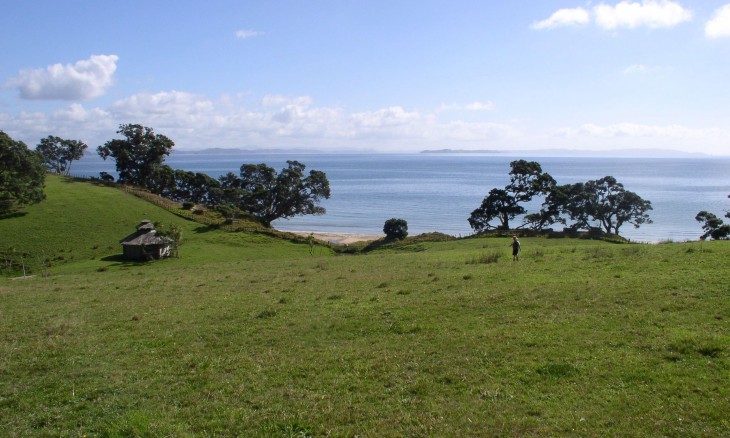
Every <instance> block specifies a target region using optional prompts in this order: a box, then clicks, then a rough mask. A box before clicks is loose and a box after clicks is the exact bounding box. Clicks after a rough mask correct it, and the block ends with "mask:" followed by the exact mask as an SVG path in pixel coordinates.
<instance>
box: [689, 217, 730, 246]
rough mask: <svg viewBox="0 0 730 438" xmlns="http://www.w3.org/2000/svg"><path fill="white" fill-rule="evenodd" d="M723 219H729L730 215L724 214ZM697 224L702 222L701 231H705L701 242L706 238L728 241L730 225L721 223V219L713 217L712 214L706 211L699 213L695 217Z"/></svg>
mask: <svg viewBox="0 0 730 438" xmlns="http://www.w3.org/2000/svg"><path fill="white" fill-rule="evenodd" d="M725 217H727V218H728V219H730V213H726V214H725ZM695 220H696V221H697V222H704V224H702V229H703V230H704V231H705V233H704V234H702V236H700V239H701V240H705V239H707V238H708V237H712V238H713V239H715V240H728V239H730V225H728V224H725V223H723V221H722V219H720V218H719V217H717V216H715V215H714V214H713V213H710V212H708V211H704V210H703V211H701V212H699V213H697V216H695Z"/></svg>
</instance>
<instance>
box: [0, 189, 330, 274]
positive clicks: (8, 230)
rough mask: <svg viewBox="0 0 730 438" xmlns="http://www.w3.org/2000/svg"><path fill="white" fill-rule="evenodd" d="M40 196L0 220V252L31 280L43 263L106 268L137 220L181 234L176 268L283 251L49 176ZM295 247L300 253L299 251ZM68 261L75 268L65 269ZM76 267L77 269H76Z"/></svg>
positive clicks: (272, 243) (273, 242)
mask: <svg viewBox="0 0 730 438" xmlns="http://www.w3.org/2000/svg"><path fill="white" fill-rule="evenodd" d="M46 194H47V197H48V199H47V200H46V201H44V202H42V203H40V204H37V205H33V206H30V207H27V208H25V209H24V213H25V214H23V215H22V216H19V217H14V218H9V219H3V220H0V236H2V237H1V238H0V251H4V250H7V249H8V248H14V249H15V250H16V251H19V252H24V253H28V254H29V255H28V256H27V257H26V264H27V265H29V266H30V267H31V269H32V270H33V271H34V273H36V274H37V273H40V272H41V271H43V270H44V269H42V268H41V265H42V264H43V263H41V262H42V261H44V260H46V259H49V260H50V261H51V265H52V269H51V272H59V269H60V270H61V271H63V270H66V269H71V270H75V269H83V268H84V267H86V268H101V267H108V266H109V263H108V262H109V261H110V259H111V260H112V261H114V260H115V256H118V255H119V254H120V253H121V245H119V240H120V239H122V238H124V237H125V236H127V235H129V234H130V233H132V232H133V231H134V227H135V226H136V225H137V224H138V223H139V222H140V221H141V220H142V219H150V220H152V221H153V222H159V223H161V224H162V225H163V227H164V226H167V225H169V224H171V223H175V224H177V225H179V226H180V227H181V228H182V230H183V246H182V247H181V253H182V254H183V255H185V256H186V257H184V258H183V261H182V263H190V264H196V263H200V262H202V261H224V260H228V259H230V258H232V257H235V258H241V257H248V258H251V257H254V258H259V257H261V255H262V253H264V254H266V253H268V254H270V255H275V254H278V253H280V249H281V245H284V246H286V245H287V243H285V242H282V241H280V240H278V239H271V238H269V237H265V236H257V235H252V234H243V233H241V234H226V233H216V232H211V230H210V228H209V227H207V226H205V225H201V224H198V223H195V222H192V221H188V220H185V219H183V218H180V217H178V216H175V215H174V214H172V213H169V212H167V211H165V210H163V209H160V208H159V207H157V206H155V205H152V204H150V203H149V202H146V201H144V200H141V199H139V198H136V197H134V196H132V195H129V194H126V193H124V192H122V191H120V190H117V189H114V188H110V187H104V186H96V185H91V184H89V183H86V182H77V181H74V180H71V179H65V178H59V177H56V176H54V175H49V176H48V178H47V182H46ZM296 247H297V248H298V251H299V252H305V250H304V247H303V245H297V246H296ZM300 247H301V248H300ZM203 248H205V249H206V250H205V251H203V250H202V249H203ZM323 251H324V250H323ZM285 252H286V251H285ZM69 261H73V262H75V263H74V264H73V265H72V266H66V265H68V262H69ZM82 261H83V262H85V263H84V266H83V267H82V266H80V265H78V262H82ZM119 263H120V261H118V260H117V264H119Z"/></svg>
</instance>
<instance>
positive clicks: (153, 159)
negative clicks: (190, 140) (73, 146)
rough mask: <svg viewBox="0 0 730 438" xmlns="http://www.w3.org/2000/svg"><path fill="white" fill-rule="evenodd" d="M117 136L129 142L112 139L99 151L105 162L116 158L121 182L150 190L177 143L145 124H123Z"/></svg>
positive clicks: (99, 148) (98, 149)
mask: <svg viewBox="0 0 730 438" xmlns="http://www.w3.org/2000/svg"><path fill="white" fill-rule="evenodd" d="M117 134H122V135H123V136H124V137H125V139H124V140H119V139H116V140H109V141H108V142H106V143H105V144H104V145H103V146H99V147H98V148H97V152H98V153H99V155H100V156H101V158H103V159H105V160H106V159H107V158H109V157H112V158H113V159H114V161H116V164H117V172H119V178H118V181H119V182H120V183H124V184H133V185H137V186H140V187H145V188H150V187H151V186H152V178H153V176H154V174H155V171H156V170H157V168H158V167H160V166H161V165H162V163H163V162H164V160H165V157H166V156H168V155H170V151H171V150H172V148H173V146H175V143H174V142H173V141H172V140H170V139H169V138H167V137H165V136H164V135H161V134H155V133H154V131H153V130H152V128H148V127H146V126H142V125H133V124H127V125H125V124H122V125H119V130H118V131H117Z"/></svg>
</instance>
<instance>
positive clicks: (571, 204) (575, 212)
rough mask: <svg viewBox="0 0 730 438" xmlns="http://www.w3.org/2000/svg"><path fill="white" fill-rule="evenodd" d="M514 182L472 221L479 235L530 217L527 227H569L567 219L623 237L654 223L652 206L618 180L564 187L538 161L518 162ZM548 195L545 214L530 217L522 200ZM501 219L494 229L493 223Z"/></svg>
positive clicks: (492, 193) (525, 222)
mask: <svg viewBox="0 0 730 438" xmlns="http://www.w3.org/2000/svg"><path fill="white" fill-rule="evenodd" d="M510 166H511V168H512V170H511V171H510V184H508V185H507V186H506V187H505V188H504V189H497V188H495V189H492V190H490V192H489V194H488V195H487V196H486V197H485V198H484V200H483V201H482V204H481V206H480V207H479V208H477V209H476V210H474V211H473V212H472V214H471V216H470V217H469V224H470V225H471V227H472V228H473V229H474V230H475V231H476V232H481V231H484V230H489V229H509V228H510V221H511V220H513V219H514V218H516V217H517V216H519V215H525V216H524V218H523V223H522V225H520V227H522V226H530V227H531V228H533V229H537V230H539V229H543V228H544V227H545V226H547V225H550V224H554V223H563V224H567V220H566V219H565V218H563V217H562V215H567V216H568V217H569V218H570V220H571V221H572V226H573V227H574V228H591V227H592V226H593V225H597V226H598V227H600V229H602V230H603V231H605V232H606V233H608V234H618V233H619V230H620V229H621V227H622V226H623V225H625V224H632V225H634V227H636V228H638V227H639V226H640V225H642V224H650V223H652V220H651V218H650V217H649V214H648V213H647V212H648V211H649V210H651V209H652V206H651V202H649V201H647V200H644V199H642V198H641V197H640V196H639V195H637V194H636V193H634V192H631V191H628V190H626V189H625V188H624V186H623V184H621V183H619V182H618V181H617V180H616V178H614V177H612V176H605V177H603V178H600V179H597V180H590V181H587V182H585V183H580V182H579V183H575V184H564V185H558V184H557V183H556V181H555V180H554V179H553V178H552V177H551V176H550V175H549V174H548V173H543V172H542V168H541V167H540V165H539V164H538V163H536V162H534V161H525V160H518V161H513V162H512V163H510ZM538 195H544V196H545V199H544V201H543V204H542V208H541V209H540V211H539V212H536V213H531V214H526V213H527V211H526V210H525V208H524V207H523V206H522V205H520V203H522V202H528V201H530V200H532V198H533V197H534V196H538ZM494 220H498V221H499V224H498V225H494V224H493V223H492V221H494Z"/></svg>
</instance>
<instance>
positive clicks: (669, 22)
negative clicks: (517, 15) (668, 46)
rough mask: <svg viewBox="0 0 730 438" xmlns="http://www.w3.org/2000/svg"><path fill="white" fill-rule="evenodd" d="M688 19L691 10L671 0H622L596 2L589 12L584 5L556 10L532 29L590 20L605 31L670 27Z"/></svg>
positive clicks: (690, 15) (583, 22)
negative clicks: (618, 0)
mask: <svg viewBox="0 0 730 438" xmlns="http://www.w3.org/2000/svg"><path fill="white" fill-rule="evenodd" d="M691 19H692V11H690V10H688V9H685V8H684V7H682V5H680V4H679V3H677V2H674V1H671V0H643V1H642V2H641V3H639V2H632V1H628V0H623V1H621V2H619V3H617V4H616V5H608V4H605V3H600V4H598V5H596V6H594V7H593V8H592V9H591V11H590V12H589V11H588V10H586V9H584V8H580V7H579V8H573V9H559V10H558V11H556V12H555V13H553V14H552V15H551V16H550V18H548V19H546V20H542V21H538V22H535V23H533V24H532V25H531V26H530V27H531V28H532V29H536V30H543V29H555V28H557V27H564V26H571V25H580V24H588V23H590V22H591V21H593V22H594V23H595V24H596V25H597V26H598V27H600V28H602V29H607V30H613V29H617V28H622V27H625V28H629V29H635V28H638V27H648V28H652V29H654V28H660V27H674V26H676V25H678V24H680V23H683V22H685V21H689V20H691Z"/></svg>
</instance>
